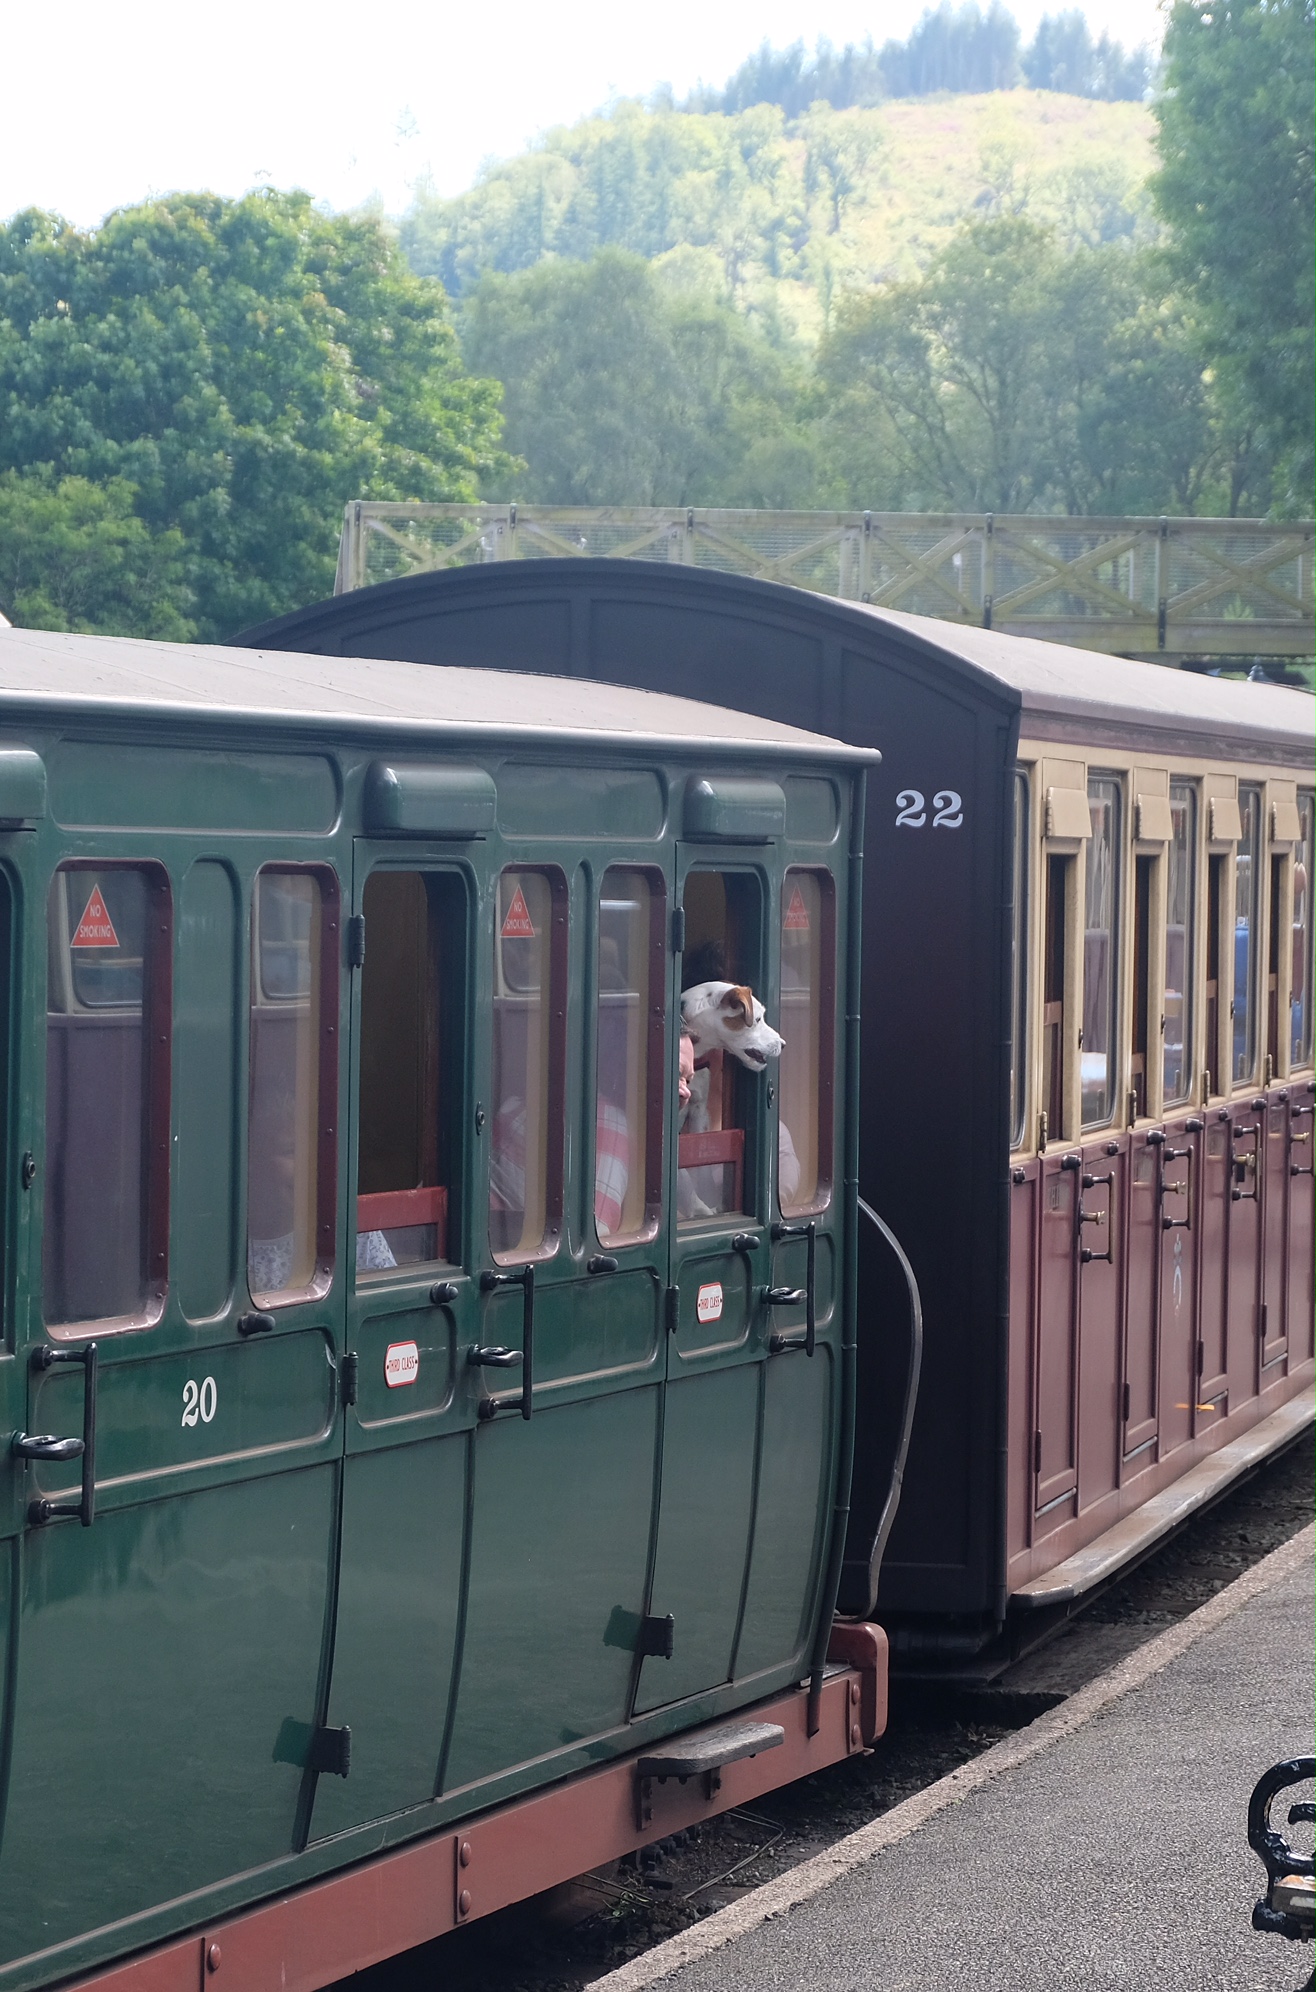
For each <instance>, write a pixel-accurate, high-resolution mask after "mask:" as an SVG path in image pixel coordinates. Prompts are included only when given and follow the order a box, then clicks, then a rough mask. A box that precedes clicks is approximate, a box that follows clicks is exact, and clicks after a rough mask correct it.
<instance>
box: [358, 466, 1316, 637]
mask: <svg viewBox="0 0 1316 1992" xmlns="http://www.w3.org/2000/svg"><path fill="white" fill-rule="evenodd" d="M580 558H593V559H598V558H606V559H617V560H620V559H629V560H653V561H674V562H677V563H679V564H683V565H685V566H693V567H707V568H714V569H717V570H719V571H720V572H723V573H731V574H745V575H750V576H753V577H754V578H756V579H759V580H764V581H781V582H785V583H788V584H789V585H791V586H793V587H797V588H809V589H813V590H815V591H817V592H819V593H821V594H826V595H835V596H839V597H840V598H841V599H842V600H844V601H857V602H872V603H874V604H876V605H877V606H879V607H881V608H888V609H903V610H907V611H909V612H910V613H911V614H915V615H925V616H939V617H942V618H944V619H945V620H946V621H947V622H952V623H961V624H969V625H972V626H973V627H976V628H986V629H999V630H1005V631H1008V632H1010V633H1012V634H1016V635H1021V636H1038V637H1045V638H1049V639H1050V640H1051V641H1052V642H1056V643H1072V644H1077V645H1079V646H1080V647H1082V648H1085V649H1089V650H1098V651H1106V652H1109V653H1112V654H1116V655H1119V656H1123V657H1146V658H1152V659H1155V660H1157V661H1159V662H1161V663H1165V664H1179V663H1184V662H1186V661H1189V660H1197V659H1207V658H1233V659H1248V660H1257V659H1262V658H1309V657H1311V656H1312V654H1313V647H1314V646H1313V617H1312V522H1311V521H1310V520H1304V521H1299V522H1294V523H1275V522H1272V521H1267V520H1260V519H1171V518H1161V519H1113V518H1065V517H1056V518H1041V517H1034V516H1032V515H1031V514H1018V515H1013V516H1005V515H1003V514H1000V513H998V514H995V515H993V514H992V513H990V512H987V513H981V512H980V513H969V512H962V513H915V512H763V511H710V510H704V509H701V508H698V507H694V508H687V507H685V506H678V507H650V508H642V507H630V506H625V507H571V506H558V505H425V504H397V503H383V502H375V501H373V500H368V499H357V500H354V501H353V502H352V503H351V504H349V505H348V507H347V511H346V517H345V519H344V522H343V533H342V540H341V543H340V547H339V555H338V574H337V579H336V581H335V587H334V592H335V593H336V594H344V593H346V592H347V591H348V590H349V589H353V588H363V587H367V586H369V585H370V584H371V583H373V582H377V581H391V580H397V579H399V578H400V577H402V576H404V575H408V574H417V573H422V572H426V571H430V570H432V569H435V568H443V567H465V566H469V565H473V564H475V563H477V562H480V561H487V560H544V559H556V560H570V559H580Z"/></svg>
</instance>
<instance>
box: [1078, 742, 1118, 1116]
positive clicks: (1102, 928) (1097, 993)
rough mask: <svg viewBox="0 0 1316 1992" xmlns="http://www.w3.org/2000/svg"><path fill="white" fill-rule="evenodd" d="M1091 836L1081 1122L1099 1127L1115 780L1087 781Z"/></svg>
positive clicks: (1113, 913)
mask: <svg viewBox="0 0 1316 1992" xmlns="http://www.w3.org/2000/svg"><path fill="white" fill-rule="evenodd" d="M1088 814H1089V816H1090V818H1091V821H1092V835H1091V836H1090V837H1089V839H1088V847H1087V896H1086V906H1087V917H1086V923H1085V929H1084V935H1083V1042H1082V1047H1081V1050H1080V1054H1079V1057H1080V1070H1081V1072H1082V1075H1083V1080H1082V1084H1083V1112H1082V1120H1083V1126H1084V1127H1100V1126H1101V1125H1102V1124H1103V1123H1104V1122H1106V1121H1108V1120H1110V1118H1111V1116H1112V1114H1113V1113H1114V1110H1115V997H1116V980H1117V978H1116V972H1115V970H1116V963H1115V947H1116V925H1115V923H1116V917H1117V913H1118V888H1119V831H1120V825H1119V785H1118V783H1117V782H1115V781H1114V780H1113V779H1112V778H1111V777H1109V776H1096V777H1094V778H1093V779H1092V780H1090V781H1089V782H1088Z"/></svg>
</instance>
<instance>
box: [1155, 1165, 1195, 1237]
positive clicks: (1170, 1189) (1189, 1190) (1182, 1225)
mask: <svg viewBox="0 0 1316 1992" xmlns="http://www.w3.org/2000/svg"><path fill="white" fill-rule="evenodd" d="M1184 1160H1186V1161H1187V1163H1188V1169H1187V1172H1186V1174H1185V1176H1184V1179H1183V1181H1182V1183H1167V1182H1166V1180H1165V1164H1166V1163H1167V1162H1181V1161H1184ZM1167 1196H1169V1197H1183V1198H1185V1199H1186V1201H1185V1204H1184V1209H1185V1210H1186V1211H1187V1213H1188V1215H1187V1217H1166V1215H1165V1213H1164V1212H1163V1211H1162V1213H1161V1230H1162V1231H1191V1230H1192V1228H1193V1151H1192V1147H1191V1145H1190V1146H1189V1147H1187V1148H1168V1147H1167V1148H1163V1149H1162V1150H1161V1201H1162V1203H1164V1201H1165V1199H1166V1197H1167Z"/></svg>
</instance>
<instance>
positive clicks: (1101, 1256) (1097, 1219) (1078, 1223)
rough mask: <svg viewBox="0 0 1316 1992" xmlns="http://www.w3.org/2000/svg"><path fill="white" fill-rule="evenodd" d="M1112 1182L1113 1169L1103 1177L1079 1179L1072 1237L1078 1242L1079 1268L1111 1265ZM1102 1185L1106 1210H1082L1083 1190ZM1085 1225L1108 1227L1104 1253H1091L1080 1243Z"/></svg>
mask: <svg viewBox="0 0 1316 1992" xmlns="http://www.w3.org/2000/svg"><path fill="white" fill-rule="evenodd" d="M1114 1181H1115V1171H1114V1170H1113V1169H1108V1170H1107V1171H1106V1173H1105V1175H1104V1176H1092V1175H1084V1176H1082V1177H1081V1178H1080V1189H1079V1196H1078V1200H1077V1202H1076V1204H1075V1230H1074V1236H1075V1239H1076V1240H1078V1241H1080V1242H1079V1247H1078V1262H1079V1264H1080V1265H1081V1266H1091V1265H1093V1264H1095V1263H1100V1264H1104V1265H1110V1264H1111V1263H1112V1254H1113V1253H1114V1250H1115V1227H1114V1225H1113V1224H1111V1222H1110V1197H1111V1195H1113V1193H1114V1192H1113V1184H1114ZM1103 1183H1104V1184H1105V1186H1106V1190H1107V1193H1108V1194H1107V1198H1106V1205H1107V1207H1106V1209H1105V1210H1084V1208H1083V1195H1082V1192H1083V1191H1084V1190H1096V1189H1099V1188H1100V1187H1101V1185H1102V1184H1103ZM1085 1224H1104V1225H1106V1226H1107V1227H1108V1229H1107V1231H1106V1249H1105V1251H1104V1252H1093V1251H1092V1250H1091V1249H1090V1248H1089V1247H1088V1246H1086V1245H1084V1244H1083V1243H1082V1242H1081V1240H1082V1237H1083V1226H1084V1225H1085Z"/></svg>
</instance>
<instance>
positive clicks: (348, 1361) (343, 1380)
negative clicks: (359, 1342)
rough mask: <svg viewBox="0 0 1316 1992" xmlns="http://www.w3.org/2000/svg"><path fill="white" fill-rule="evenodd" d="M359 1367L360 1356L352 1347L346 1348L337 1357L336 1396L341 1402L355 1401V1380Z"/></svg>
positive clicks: (352, 1402)
mask: <svg viewBox="0 0 1316 1992" xmlns="http://www.w3.org/2000/svg"><path fill="white" fill-rule="evenodd" d="M360 1369H361V1358H360V1357H359V1356H358V1355H357V1353H356V1351H355V1350H354V1349H350V1350H348V1351H347V1352H346V1353H345V1354H343V1355H341V1356H340V1357H339V1359H338V1396H339V1400H340V1402H342V1403H343V1404H355V1403H356V1380H357V1377H358V1375H359V1373H360Z"/></svg>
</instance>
